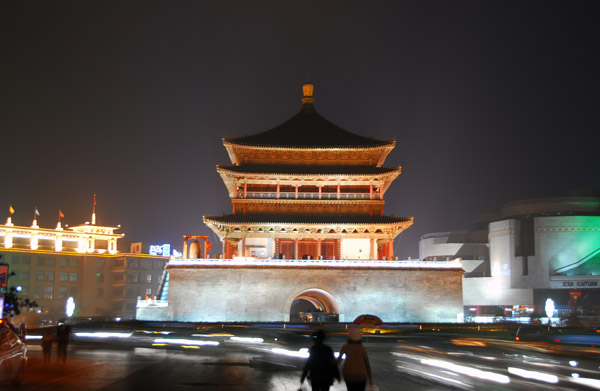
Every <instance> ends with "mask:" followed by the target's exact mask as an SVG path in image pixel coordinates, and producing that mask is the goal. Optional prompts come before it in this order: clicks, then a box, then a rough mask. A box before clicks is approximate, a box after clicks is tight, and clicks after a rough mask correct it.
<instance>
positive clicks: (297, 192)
mask: <svg viewBox="0 0 600 391" xmlns="http://www.w3.org/2000/svg"><path fill="white" fill-rule="evenodd" d="M295 187H296V199H298V187H299V186H298V185H296V186H295Z"/></svg>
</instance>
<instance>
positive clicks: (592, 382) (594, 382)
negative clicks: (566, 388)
mask: <svg viewBox="0 0 600 391" xmlns="http://www.w3.org/2000/svg"><path fill="white" fill-rule="evenodd" d="M573 375H574V374H573ZM573 375H571V376H573ZM569 379H570V380H571V381H572V382H573V383H577V384H583V385H584V386H588V387H592V388H595V389H597V390H600V380H598V379H590V378H588V377H575V376H573V377H571V378H569Z"/></svg>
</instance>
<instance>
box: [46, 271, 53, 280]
mask: <svg viewBox="0 0 600 391" xmlns="http://www.w3.org/2000/svg"><path fill="white" fill-rule="evenodd" d="M46 281H54V272H46Z"/></svg>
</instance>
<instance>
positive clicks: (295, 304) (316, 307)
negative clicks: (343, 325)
mask: <svg viewBox="0 0 600 391" xmlns="http://www.w3.org/2000/svg"><path fill="white" fill-rule="evenodd" d="M338 314H339V310H338V305H337V303H336V302H335V299H334V298H333V296H331V295H330V294H329V293H328V292H326V291H324V290H322V289H307V290H305V291H303V292H301V293H300V294H299V295H297V296H296V297H295V298H294V300H293V301H292V303H291V305H290V321H291V322H337V321H338Z"/></svg>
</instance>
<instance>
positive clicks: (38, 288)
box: [33, 286, 42, 299]
mask: <svg viewBox="0 0 600 391" xmlns="http://www.w3.org/2000/svg"><path fill="white" fill-rule="evenodd" d="M33 298H34V299H41V298H42V287H41V286H36V287H35V288H34V290H33Z"/></svg>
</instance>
